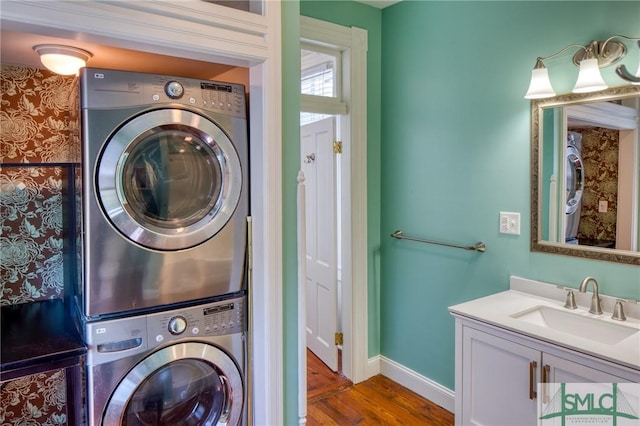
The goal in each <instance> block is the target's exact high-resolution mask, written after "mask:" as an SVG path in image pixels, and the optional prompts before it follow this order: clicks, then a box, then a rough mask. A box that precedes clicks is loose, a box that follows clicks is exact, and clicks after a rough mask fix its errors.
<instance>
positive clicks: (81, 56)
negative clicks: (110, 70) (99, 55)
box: [33, 44, 93, 75]
mask: <svg viewBox="0 0 640 426" xmlns="http://www.w3.org/2000/svg"><path fill="white" fill-rule="evenodd" d="M33 50H35V51H36V53H38V55H40V62H42V65H44V66H45V67H47V69H48V70H49V71H52V72H55V73H56V74H61V75H73V74H78V70H79V69H80V68H82V67H84V66H85V65H87V61H88V60H89V58H91V57H92V56H93V55H92V54H91V52H87V51H86V50H83V49H79V48H77V47H71V46H63V45H59V44H38V45H36V46H33Z"/></svg>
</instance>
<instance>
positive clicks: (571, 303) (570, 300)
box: [557, 285, 578, 309]
mask: <svg viewBox="0 0 640 426" xmlns="http://www.w3.org/2000/svg"><path fill="white" fill-rule="evenodd" d="M557 287H558V288H559V289H560V290H566V291H567V300H566V301H565V302H564V307H565V308H567V309H578V305H577V304H576V296H575V294H573V289H572V288H570V287H564V286H561V285H559V286H557Z"/></svg>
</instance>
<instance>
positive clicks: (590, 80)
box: [572, 58, 609, 93]
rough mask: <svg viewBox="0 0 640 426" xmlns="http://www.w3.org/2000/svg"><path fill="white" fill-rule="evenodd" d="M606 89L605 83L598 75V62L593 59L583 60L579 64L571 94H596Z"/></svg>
mask: <svg viewBox="0 0 640 426" xmlns="http://www.w3.org/2000/svg"><path fill="white" fill-rule="evenodd" d="M607 87H609V86H607V83H605V82H604V80H603V79H602V75H601V74H600V68H599V67H598V60H597V59H595V58H592V59H584V60H582V61H581V62H580V71H579V72H578V80H577V81H576V85H575V86H574V87H573V90H572V92H573V93H587V92H597V91H598V90H604V89H606V88H607Z"/></svg>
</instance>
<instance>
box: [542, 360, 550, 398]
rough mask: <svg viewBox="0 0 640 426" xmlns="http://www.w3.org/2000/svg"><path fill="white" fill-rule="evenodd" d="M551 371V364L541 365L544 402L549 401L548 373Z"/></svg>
mask: <svg viewBox="0 0 640 426" xmlns="http://www.w3.org/2000/svg"><path fill="white" fill-rule="evenodd" d="M550 372H551V366H550V365H549V364H545V365H544V366H543V367H542V402H543V403H545V404H548V403H549V389H547V387H548V385H547V384H548V383H549V373H550Z"/></svg>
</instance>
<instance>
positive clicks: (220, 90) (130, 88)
mask: <svg viewBox="0 0 640 426" xmlns="http://www.w3.org/2000/svg"><path fill="white" fill-rule="evenodd" d="M80 93H81V96H82V105H83V107H84V108H90V109H111V108H128V107H138V106H154V105H155V106H160V107H165V106H167V105H176V104H181V105H185V106H188V107H195V108H200V109H203V110H206V111H209V112H213V113H216V114H223V115H227V116H232V117H238V118H244V119H246V118H247V112H246V94H245V88H244V85H242V84H237V83H227V82H221V81H213V80H197V79H193V78H185V77H173V76H167V75H159V74H145V73H136V72H128V71H117V70H107V69H100V68H83V69H82V70H81V74H80Z"/></svg>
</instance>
